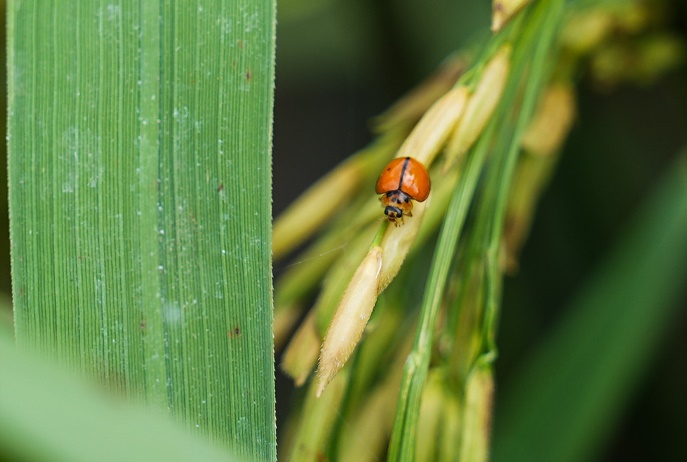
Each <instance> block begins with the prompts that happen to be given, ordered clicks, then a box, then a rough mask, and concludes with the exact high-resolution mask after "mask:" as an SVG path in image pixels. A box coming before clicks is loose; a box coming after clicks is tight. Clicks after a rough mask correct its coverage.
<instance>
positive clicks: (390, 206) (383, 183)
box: [375, 157, 432, 226]
mask: <svg viewBox="0 0 687 462" xmlns="http://www.w3.org/2000/svg"><path fill="white" fill-rule="evenodd" d="M431 187H432V184H431V181H430V180H429V174H428V173H427V169H426V168H425V166H424V165H422V164H421V163H420V162H419V161H417V160H415V159H413V158H412V157H399V158H396V159H394V160H392V161H391V162H389V164H388V165H387V166H386V167H384V170H382V173H381V174H380V175H379V179H378V180H377V187H376V188H375V191H377V194H382V197H380V200H381V201H382V205H383V206H384V214H385V215H386V216H387V218H388V219H389V221H390V222H392V223H393V224H394V225H396V226H400V225H402V224H403V216H404V215H406V216H409V217H412V216H413V214H412V213H411V211H412V210H413V203H412V202H411V201H414V200H415V201H418V202H424V200H425V199H427V196H429V190H430V189H431Z"/></svg>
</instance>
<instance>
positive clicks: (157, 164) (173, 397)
mask: <svg viewBox="0 0 687 462" xmlns="http://www.w3.org/2000/svg"><path fill="white" fill-rule="evenodd" d="M274 13H275V5H274V2H273V1H271V0H261V1H258V2H254V1H250V0H224V1H221V2H200V1H198V2H161V1H135V0H121V1H117V2H108V3H104V2H91V1H76V2H66V3H65V2H56V1H52V2H39V1H19V0H15V1H12V2H10V3H9V10H8V40H9V43H8V50H9V56H8V58H9V65H8V72H9V79H8V81H9V84H8V85H9V174H10V211H11V234H12V266H13V269H12V271H13V281H14V306H15V316H16V329H17V332H16V335H17V340H18V342H19V343H20V344H32V345H36V346H38V347H40V349H41V350H43V351H48V352H51V353H52V354H54V355H55V356H56V357H57V358H59V359H60V360H61V361H62V362H64V363H68V364H73V365H76V366H78V367H81V368H83V369H86V370H89V371H92V372H93V373H94V374H95V375H97V376H98V377H99V378H100V379H101V380H103V381H104V382H106V383H107V384H108V386H109V387H110V388H114V389H117V390H119V391H122V392H124V393H126V394H130V395H133V396H136V397H140V398H143V399H144V400H146V401H147V402H149V403H153V404H155V405H156V406H157V407H158V408H161V409H164V410H168V411H170V412H171V413H172V414H173V415H175V416H177V417H178V418H180V419H181V420H182V421H184V422H185V423H186V425H187V426H188V427H190V428H194V429H195V428H198V429H199V430H200V431H202V432H204V433H206V434H207V435H209V436H210V439H211V440H213V441H217V442H220V443H222V444H224V445H228V446H232V447H234V448H236V451H237V452H238V453H241V454H250V455H253V456H254V457H256V458H257V459H261V460H274V458H275V457H276V456H275V453H276V448H275V446H276V442H275V440H276V437H275V422H274V365H273V343H272V304H271V289H272V287H271V264H270V252H271V251H270V248H271V234H270V222H271V205H270V190H271V178H270V152H271V124H272V106H273V83H274ZM55 397H57V396H55ZM57 398H59V397H57ZM122 460H123V459H122Z"/></svg>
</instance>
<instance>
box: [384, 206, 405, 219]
mask: <svg viewBox="0 0 687 462" xmlns="http://www.w3.org/2000/svg"><path fill="white" fill-rule="evenodd" d="M384 215H386V216H387V217H388V218H389V221H394V222H395V221H396V220H399V219H403V210H401V209H400V208H398V207H394V206H393V205H387V206H386V208H385V209H384Z"/></svg>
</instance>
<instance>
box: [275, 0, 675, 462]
mask: <svg viewBox="0 0 687 462" xmlns="http://www.w3.org/2000/svg"><path fill="white" fill-rule="evenodd" d="M589 3H594V2H589ZM668 5H669V14H668V20H667V22H666V24H665V26H664V27H665V30H667V31H669V32H671V33H675V34H679V35H680V36H682V38H683V39H687V34H686V32H687V6H686V4H685V2H672V3H668ZM490 14H491V5H490V3H489V2H486V1H474V0H472V1H455V0H452V1H449V0H436V1H431V2H424V1H418V0H381V1H373V2H368V1H362V0H353V1H347V2H345V1H340V0H322V1H308V0H283V1H281V2H280V3H279V20H278V33H277V86H276V103H275V127H274V130H275V132H274V133H275V136H274V213H275V215H277V214H278V213H279V212H280V211H282V210H283V209H284V208H285V207H286V206H287V205H288V204H289V203H290V202H291V201H292V200H293V199H295V198H296V197H297V196H298V195H299V194H300V193H301V192H302V191H304V190H305V189H306V188H307V186H308V185H310V184H312V183H313V182H314V181H316V180H317V179H318V178H320V177H321V176H322V175H323V174H324V173H325V172H326V171H328V170H329V169H330V168H332V167H333V166H335V165H336V164H337V163H338V162H340V161H341V160H343V159H344V158H346V157H347V156H348V155H350V154H351V153H353V152H354V151H356V150H357V149H360V148H361V147H363V146H364V145H365V144H366V143H368V142H369V141H370V140H371V139H372V137H371V134H370V131H369V120H370V118H371V117H372V116H374V115H376V114H379V113H380V112H382V111H384V109H386V108H387V107H388V106H389V105H390V104H392V103H393V102H394V101H395V100H396V99H397V98H398V97H399V96H400V95H401V94H403V93H404V92H406V91H408V90H409V89H411V88H412V87H413V86H414V85H416V84H418V83H419V82H420V81H421V80H422V79H423V78H424V77H426V76H427V75H428V74H430V73H431V72H432V71H433V70H435V69H436V67H437V66H438V65H439V64H440V63H441V61H442V60H443V59H444V58H445V57H446V56H448V55H449V54H450V53H452V52H453V51H456V50H459V49H462V48H463V47H465V46H466V45H467V44H468V43H470V41H471V40H476V39H479V38H480V37H481V36H482V34H485V33H486V31H487V30H488V27H489V23H490ZM686 78H687V74H686V72H685V68H684V67H680V68H679V70H677V71H673V72H670V73H668V74H667V75H664V76H663V77H661V78H660V79H659V80H658V81H656V82H654V83H651V84H649V85H642V86H637V85H632V84H622V85H619V86H617V87H615V88H605V87H601V86H600V85H598V84H596V83H594V82H593V81H591V80H590V79H589V78H587V76H585V75H582V76H581V78H580V81H579V85H578V118H577V121H576V122H575V125H574V128H573V130H572V133H571V135H570V137H569V139H568V142H567V144H566V147H565V150H564V152H563V153H562V158H561V161H560V163H559V165H558V167H557V170H556V173H555V175H554V177H553V179H552V182H551V184H550V186H549V187H548V189H547V190H546V191H545V193H544V196H543V197H542V200H541V202H540V206H539V209H538V211H537V213H536V218H535V221H534V224H533V228H532V231H531V234H530V237H529V239H528V241H527V243H526V245H525V248H524V250H523V254H522V257H521V261H520V269H519V272H518V274H517V275H516V276H514V277H507V278H506V285H505V289H504V306H503V310H502V318H501V322H500V332H499V339H498V342H499V354H500V357H499V359H498V360H497V363H496V374H497V376H496V377H497V396H496V403H495V406H496V410H495V415H496V419H497V422H496V425H497V426H498V425H499V421H498V419H499V397H500V396H502V393H507V391H508V389H509V381H510V380H511V379H512V377H513V375H514V373H515V372H517V371H518V370H519V367H520V365H521V364H522V361H523V359H525V358H526V357H527V356H528V354H529V353H530V352H532V351H533V349H534V348H535V347H536V344H537V341H538V340H539V339H541V338H542V337H543V336H545V335H546V334H547V332H549V330H550V329H551V328H552V326H554V325H555V324H556V322H557V321H558V320H559V319H560V317H561V315H562V314H564V312H565V309H566V308H567V307H568V305H569V303H570V301H571V300H572V299H573V297H574V296H575V294H576V293H577V292H578V291H579V289H580V288H581V286H582V285H583V283H584V282H585V280H586V279H587V278H588V277H589V276H590V273H591V272H592V271H593V270H594V268H595V267H596V266H597V264H599V263H600V262H601V261H602V259H603V257H604V256H606V255H607V254H608V253H609V251H610V250H611V249H612V247H613V245H614V244H615V243H616V242H617V240H618V239H619V238H620V237H621V236H622V233H623V230H624V229H625V227H627V226H628V225H629V224H630V219H631V218H632V216H633V212H634V211H635V210H636V209H637V207H638V206H639V205H640V204H641V203H642V202H643V200H644V199H645V197H646V196H647V195H648V194H649V193H650V192H651V191H652V188H653V187H654V186H656V183H657V182H658V180H659V179H660V178H661V177H662V176H663V175H664V174H665V172H666V170H667V169H669V168H671V166H673V165H674V159H675V157H676V155H677V154H678V152H679V151H680V150H681V149H682V148H683V147H684V146H685V145H687V143H686V142H687V79H686ZM685 239H687V236H686V237H685ZM288 264H289V262H278V263H277V264H276V267H275V276H276V277H278V275H279V272H280V270H281V269H282V268H284V267H285V266H286V265H288ZM679 303H680V306H679V307H678V309H677V310H673V312H676V311H677V312H678V315H677V316H675V317H674V319H673V320H672V322H671V323H670V326H669V328H668V329H667V330H666V331H665V332H664V333H663V334H662V340H661V342H660V345H659V347H658V349H657V350H656V351H654V353H653V356H652V362H651V364H650V366H649V367H648V368H646V369H644V370H643V371H642V372H641V374H639V377H640V378H639V380H638V382H637V383H631V384H627V387H628V390H629V396H630V397H631V401H630V402H629V403H627V405H626V406H625V408H624V410H623V411H622V415H621V416H620V421H619V424H618V425H617V426H615V428H614V429H613V430H612V435H611V437H610V441H609V442H606V443H604V447H603V449H602V450H601V451H600V452H599V453H598V454H597V456H598V457H597V460H600V461H645V460H687V441H686V440H685V439H684V438H681V437H679V436H677V435H679V434H681V433H683V432H684V430H685V429H687V424H686V423H685V417H684V416H686V415H687V398H686V397H685V393H684V390H687V310H685V309H684V308H685V307H687V281H685V284H683V287H682V288H681V299H680V302H679ZM581 341H582V342H583V341H584V339H581ZM278 354H279V352H278ZM580 373H581V374H583V373H584V371H581V372H580ZM277 374H278V384H277V416H278V425H279V424H281V423H282V422H283V419H284V418H285V416H286V415H287V413H288V412H289V409H290V407H289V405H290V400H291V401H292V402H294V403H295V401H294V400H293V399H291V398H292V396H293V388H292V385H291V384H290V382H289V380H288V379H286V378H285V377H283V376H280V374H279V371H278V373H277ZM278 428H279V427H278ZM563 431H564V429H563Z"/></svg>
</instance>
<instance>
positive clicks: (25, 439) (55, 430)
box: [0, 330, 238, 462]
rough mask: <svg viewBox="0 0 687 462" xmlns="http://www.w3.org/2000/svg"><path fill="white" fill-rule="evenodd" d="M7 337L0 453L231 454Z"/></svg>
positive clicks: (36, 456)
mask: <svg viewBox="0 0 687 462" xmlns="http://www.w3.org/2000/svg"><path fill="white" fill-rule="evenodd" d="M12 343H13V338H12V336H11V335H9V334H8V333H7V332H6V331H2V330H0V364H2V374H0V457H1V458H2V459H3V460H17V459H18V460H22V461H34V460H35V461H44V460H52V461H54V460H65V461H67V460H68V461H71V462H78V461H84V462H92V461H94V460H97V461H102V462H105V461H113V462H114V461H118V462H119V461H124V460H126V461H132V462H133V461H151V460H164V461H167V462H171V461H188V460H203V461H215V460H216V461H236V460H238V459H236V458H235V457H232V456H230V455H228V454H227V453H226V452H225V451H221V450H220V449H218V448H215V447H213V446H211V445H209V444H208V443H207V441H203V439H202V438H200V437H198V436H194V435H190V434H188V432H186V431H184V430H183V428H181V427H179V426H176V425H174V424H173V423H171V422H170V421H169V420H167V419H165V418H164V417H163V416H161V415H156V414H155V413H154V412H150V411H146V410H144V409H142V408H140V407H136V406H134V405H131V404H128V403H124V402H122V400H121V399H120V398H116V397H112V396H110V397H108V396H106V395H104V394H103V393H102V392H100V393H99V392H98V391H96V389H95V388H94V387H92V386H89V385H88V384H87V383H86V382H85V381H84V380H79V379H77V377H76V376H73V375H71V374H69V373H67V372H66V371H64V370H60V369H59V368H58V367H57V366H55V365H54V364H50V363H48V362H46V361H44V360H41V359H39V358H38V357H36V356H34V355H31V354H29V353H27V352H25V351H21V350H19V349H18V348H15V346H14V345H12ZM55 397H59V399H55ZM15 457H16V458H17V459H15Z"/></svg>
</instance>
